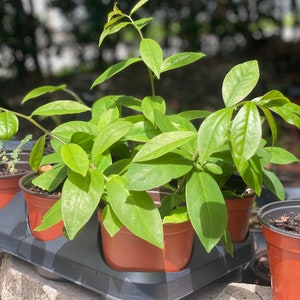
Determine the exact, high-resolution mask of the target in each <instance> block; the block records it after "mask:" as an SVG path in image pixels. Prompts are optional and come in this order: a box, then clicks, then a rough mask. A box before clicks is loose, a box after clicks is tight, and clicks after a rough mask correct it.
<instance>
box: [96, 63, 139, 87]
mask: <svg viewBox="0 0 300 300" xmlns="http://www.w3.org/2000/svg"><path fill="white" fill-rule="evenodd" d="M139 61H142V60H141V59H140V58H134V57H133V58H128V59H126V60H122V61H120V62H118V63H116V64H114V65H112V66H110V67H109V68H108V69H106V70H105V71H104V72H103V73H102V74H101V75H100V76H99V77H97V78H96V80H95V81H94V82H93V84H92V87H91V88H94V87H95V86H96V85H99V84H101V83H103V82H105V81H106V80H108V79H109V78H111V77H113V76H114V75H116V74H118V73H120V72H121V71H122V70H124V69H126V68H127V67H129V66H130V65H132V64H134V63H136V62H139Z"/></svg>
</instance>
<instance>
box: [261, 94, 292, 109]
mask: <svg viewBox="0 0 300 300" xmlns="http://www.w3.org/2000/svg"><path fill="white" fill-rule="evenodd" d="M289 102H290V100H289V99H288V98H287V97H285V96H284V95H283V94H282V93H281V92H279V91H277V90H273V91H270V92H268V93H266V94H265V95H264V96H263V97H261V98H260V99H259V101H258V104H259V105H260V106H263V107H268V108H270V107H274V106H283V105H285V104H287V103H289Z"/></svg>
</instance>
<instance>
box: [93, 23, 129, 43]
mask: <svg viewBox="0 0 300 300" xmlns="http://www.w3.org/2000/svg"><path fill="white" fill-rule="evenodd" d="M129 24H130V22H116V23H115V22H112V23H111V24H110V26H108V27H106V28H105V29H104V30H103V31H102V32H101V35H100V38H99V44H98V46H99V47H100V46H101V44H102V42H103V41H104V39H105V38H106V37H107V36H109V35H112V34H115V33H117V32H119V31H120V30H121V29H123V28H124V27H126V26H127V25H129Z"/></svg>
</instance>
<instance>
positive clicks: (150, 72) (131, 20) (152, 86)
mask: <svg viewBox="0 0 300 300" xmlns="http://www.w3.org/2000/svg"><path fill="white" fill-rule="evenodd" d="M125 16H126V17H127V18H128V19H129V21H130V22H131V24H132V26H133V27H134V28H135V29H136V30H137V32H138V34H139V36H140V38H141V40H143V39H144V36H143V33H142V31H141V30H140V28H139V27H138V26H136V24H135V23H134V21H133V19H132V18H131V16H129V15H125ZM147 69H148V74H149V78H150V83H151V93H152V96H153V97H154V96H155V85H154V77H153V73H152V71H151V69H150V68H148V67H147Z"/></svg>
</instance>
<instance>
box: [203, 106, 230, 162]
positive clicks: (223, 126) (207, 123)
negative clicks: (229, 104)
mask: <svg viewBox="0 0 300 300" xmlns="http://www.w3.org/2000/svg"><path fill="white" fill-rule="evenodd" d="M232 113H233V109H232V108H223V109H220V110H218V111H216V112H214V113H212V114H211V115H209V116H208V117H207V118H206V119H205V120H204V121H203V122H202V124H201V126H200V127H199V131H198V151H199V161H200V162H201V163H203V162H204V161H205V160H207V159H208V157H209V156H210V155H211V154H212V153H214V152H215V151H216V150H217V149H218V147H219V146H220V145H222V144H223V143H224V141H225V140H226V138H227V132H228V130H229V126H230V121H231V116H232Z"/></svg>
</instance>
